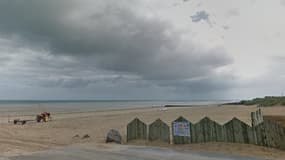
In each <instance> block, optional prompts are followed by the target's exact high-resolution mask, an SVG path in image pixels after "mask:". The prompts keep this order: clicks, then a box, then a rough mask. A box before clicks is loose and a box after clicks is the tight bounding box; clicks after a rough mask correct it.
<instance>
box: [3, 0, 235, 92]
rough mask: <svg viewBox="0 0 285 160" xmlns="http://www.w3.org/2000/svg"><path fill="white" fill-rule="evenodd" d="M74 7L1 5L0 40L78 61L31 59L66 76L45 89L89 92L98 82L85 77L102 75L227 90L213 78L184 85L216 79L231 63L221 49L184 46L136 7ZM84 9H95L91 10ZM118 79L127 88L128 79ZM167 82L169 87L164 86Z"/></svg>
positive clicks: (63, 0)
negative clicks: (86, 89) (15, 38)
mask: <svg viewBox="0 0 285 160" xmlns="http://www.w3.org/2000/svg"><path fill="white" fill-rule="evenodd" d="M78 2H79V1H73V0H59V1H58V0H48V1H39V0H27V1H11V0H2V1H0V21H1V24H0V34H2V35H4V36H6V37H12V36H15V35H16V36H18V37H20V38H19V41H21V43H22V44H23V45H25V46H28V47H30V48H31V49H33V48H34V49H39V48H42V49H43V50H45V51H47V52H48V53H49V54H51V55H52V56H55V57H56V56H68V57H72V58H73V59H75V60H76V63H74V62H70V61H64V62H61V61H60V62H58V63H57V62H56V58H52V59H48V57H45V58H44V59H41V57H38V58H37V59H33V61H34V62H33V63H32V64H33V66H38V67H39V68H41V67H45V68H48V69H44V70H45V72H46V74H51V73H48V72H53V73H57V74H53V76H59V77H60V75H61V74H62V75H65V77H63V78H55V79H51V80H50V81H49V80H48V81H47V82H46V81H42V82H43V83H41V84H43V86H56V85H59V86H64V87H74V86H80V87H82V86H88V85H89V84H90V83H96V82H97V80H94V79H92V78H90V77H88V76H87V77H85V76H86V75H87V74H88V75H90V74H95V73H96V71H97V70H103V71H107V72H110V73H114V74H118V75H134V76H136V77H138V78H139V79H141V80H146V81H148V83H151V82H154V83H155V84H157V85H159V86H164V85H165V86H173V87H176V86H179V85H181V86H184V87H189V88H193V87H199V86H201V87H202V86H207V88H210V89H211V88H213V89H218V88H219V87H221V88H227V87H228V86H227V85H224V84H223V83H220V82H223V81H224V80H223V79H219V78H217V77H216V76H213V77H210V78H205V79H203V82H195V83H194V82H193V81H188V79H193V78H196V77H203V76H205V75H214V72H215V69H217V68H219V67H223V66H225V65H228V64H230V63H232V59H231V57H229V56H228V55H227V53H226V52H225V51H224V50H223V49H222V48H214V49H211V48H210V49H207V48H204V47H202V46H197V45H195V44H193V43H192V42H189V43H187V44H183V43H184V42H183V41H182V40H181V37H182V36H183V33H181V32H178V31H176V30H175V29H174V27H172V25H171V24H169V23H167V22H165V21H162V20H160V19H159V18H156V17H151V18H150V17H147V16H145V15H143V14H142V13H140V12H139V11H136V9H132V8H135V7H138V6H136V4H135V3H134V2H131V1H128V0H125V1H122V2H118V1H113V0H112V1H111V0H110V1H96V2H93V1H87V0H86V1H80V4H79V3H78ZM123 2H127V4H128V5H129V6H128V5H123V4H122V3H123ZM88 6H93V9H92V10H89V9H88ZM191 18H192V21H193V22H199V21H202V20H205V21H209V14H207V13H206V12H205V11H201V12H197V13H196V14H195V15H194V16H191ZM33 66H31V67H30V68H34V67H33ZM86 70H88V71H90V72H88V73H86V74H83V75H74V72H83V71H86ZM67 71H69V72H67ZM36 72H37V71H35V73H36ZM41 76H42V75H41ZM66 76H68V78H66ZM80 76H82V77H83V78H79V77H80ZM90 79H91V80H90ZM95 79H96V78H95ZM122 79H124V80H128V82H130V81H129V79H127V78H122ZM165 80H168V81H171V83H165ZM39 81H40V80H39ZM115 81H116V79H115ZM218 81H219V82H218ZM225 81H228V80H227V79H226V80H225ZM137 83H139V81H137ZM178 83H179V84H178ZM205 84H207V85H205ZM217 85H218V86H219V87H217ZM191 86H192V87H191ZM181 88H183V87H181Z"/></svg>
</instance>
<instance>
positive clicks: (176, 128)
mask: <svg viewBox="0 0 285 160" xmlns="http://www.w3.org/2000/svg"><path fill="white" fill-rule="evenodd" d="M173 135H174V136H180V137H190V135H191V134H190V123H189V122H173Z"/></svg>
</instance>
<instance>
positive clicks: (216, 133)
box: [192, 117, 225, 143]
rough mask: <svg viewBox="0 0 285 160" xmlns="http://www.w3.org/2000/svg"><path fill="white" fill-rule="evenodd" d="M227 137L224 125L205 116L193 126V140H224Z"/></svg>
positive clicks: (200, 141)
mask: <svg viewBox="0 0 285 160" xmlns="http://www.w3.org/2000/svg"><path fill="white" fill-rule="evenodd" d="M224 139H225V134H224V130H223V127H222V126H221V125H220V124H218V123H217V122H215V121H212V120H211V119H210V118H208V117H205V118H203V119H202V120H200V121H199V122H198V123H196V124H194V125H193V127H192V142H194V143H203V142H222V141H224Z"/></svg>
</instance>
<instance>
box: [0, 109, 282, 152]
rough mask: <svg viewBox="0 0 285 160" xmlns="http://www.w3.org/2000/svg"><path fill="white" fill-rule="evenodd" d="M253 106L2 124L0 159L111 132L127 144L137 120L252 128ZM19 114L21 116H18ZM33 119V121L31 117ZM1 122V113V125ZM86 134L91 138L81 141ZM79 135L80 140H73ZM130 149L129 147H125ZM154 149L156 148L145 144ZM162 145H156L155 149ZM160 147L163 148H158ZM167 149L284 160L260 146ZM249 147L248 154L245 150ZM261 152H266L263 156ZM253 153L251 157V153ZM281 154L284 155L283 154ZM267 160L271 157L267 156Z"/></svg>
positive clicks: (61, 116) (96, 139)
mask: <svg viewBox="0 0 285 160" xmlns="http://www.w3.org/2000/svg"><path fill="white" fill-rule="evenodd" d="M257 108H258V107H256V106H219V107H216V105H210V106H208V105H207V106H202V107H175V108H172V107H171V108H167V110H160V107H143V108H132V109H130V108H125V109H121V108H120V109H112V110H100V111H98V110H97V111H83V112H70V111H69V110H68V111H66V112H65V113H58V114H57V113H55V114H52V117H53V120H52V121H51V122H47V123H27V124H25V125H13V124H8V123H1V127H0V155H3V154H15V153H18V154H23V153H30V152H35V151H41V150H49V149H52V148H55V147H65V146H70V145H74V144H75V145H77V144H80V145H88V144H94V145H97V144H104V142H105V137H106V134H107V133H108V131H109V130H110V129H116V130H118V131H119V132H120V134H121V135H122V137H123V143H124V144H126V139H125V138H126V126H127V124H128V123H129V122H130V121H131V120H133V119H134V118H136V117H138V118H139V119H141V120H142V121H143V122H145V123H146V124H150V123H152V122H153V121H155V120H156V119H157V118H160V119H161V120H162V121H164V122H165V123H167V124H168V125H170V124H171V122H172V121H173V120H175V119H176V118H178V117H179V116H183V117H185V118H186V119H188V120H189V121H191V122H193V123H196V122H198V121H199V120H201V119H202V118H203V117H204V116H208V117H209V118H211V119H212V120H214V121H216V122H218V123H220V124H224V123H225V122H227V121H229V120H231V119H232V118H233V117H238V118H239V119H241V120H242V121H244V122H245V123H247V124H251V118H250V112H252V111H256V110H257ZM262 111H263V112H264V114H265V115H280V114H284V113H285V108H284V107H272V108H268V107H267V108H262ZM29 112H31V113H30V114H29V115H33V114H34V113H35V112H36V111H34V110H28V111H27V112H25V113H29ZM18 114H21V113H18ZM31 117H32V116H31ZM32 118H33V117H32ZM4 119H5V118H3V113H2V121H3V120H4ZM85 134H88V135H89V136H90V138H87V139H82V138H81V137H83V135H85ZM75 135H79V136H80V137H79V138H74V136H75ZM128 145H129V144H128ZM136 145H140V144H136ZM148 145H150V146H156V144H148ZM159 145H160V146H161V144H158V146H159ZM161 147H163V146H161ZM166 147H168V148H174V149H175V148H178V149H182V150H183V149H185V150H192V149H193V150H201V151H205V152H217V153H219V152H222V153H223V154H224V153H235V154H237V155H239V154H245V155H246V154H248V155H251V154H252V153H253V152H254V153H256V155H258V154H260V155H261V156H265V154H266V156H267V157H268V155H269V154H270V153H271V152H272V153H273V156H271V157H274V155H277V156H278V155H282V156H284V157H285V151H280V150H270V149H265V148H262V147H259V146H247V145H246V146H245V145H240V144H225V143H210V144H209V143H207V144H191V145H182V146H180V145H179V146H176V145H175V146H174V145H171V146H169V145H168V146H166ZM244 147H249V148H250V150H251V151H250V152H248V151H247V149H246V148H244ZM261 150H266V151H265V153H262V152H261ZM251 152H252V153H251ZM283 153H284V154H283ZM269 157H270V156H269Z"/></svg>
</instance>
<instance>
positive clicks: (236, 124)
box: [224, 118, 255, 144]
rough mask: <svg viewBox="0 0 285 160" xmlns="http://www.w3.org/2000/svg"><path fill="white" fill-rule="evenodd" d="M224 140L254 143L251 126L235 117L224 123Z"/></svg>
mask: <svg viewBox="0 0 285 160" xmlns="http://www.w3.org/2000/svg"><path fill="white" fill-rule="evenodd" d="M224 128H225V131H226V142H233V143H246V144H249V143H251V144H254V143H255V136H254V132H253V129H252V127H250V126H249V125H247V124H246V123H244V122H242V121H241V120H239V119H237V118H233V119H232V120H231V121H229V122H227V123H226V124H225V125H224Z"/></svg>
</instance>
